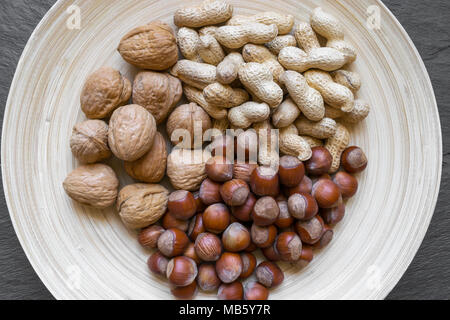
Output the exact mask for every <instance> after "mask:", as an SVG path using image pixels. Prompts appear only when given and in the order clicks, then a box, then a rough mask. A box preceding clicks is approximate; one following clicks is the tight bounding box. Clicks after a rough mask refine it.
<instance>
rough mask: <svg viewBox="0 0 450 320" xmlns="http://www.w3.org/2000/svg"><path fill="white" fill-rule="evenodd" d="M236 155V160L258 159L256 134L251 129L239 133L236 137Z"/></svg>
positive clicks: (253, 160)
mask: <svg viewBox="0 0 450 320" xmlns="http://www.w3.org/2000/svg"><path fill="white" fill-rule="evenodd" d="M236 156H237V160H238V162H245V161H251V162H253V163H255V162H256V161H257V160H258V135H257V134H256V131H255V130H253V129H249V130H247V131H244V132H242V133H240V134H239V135H238V136H237V138H236Z"/></svg>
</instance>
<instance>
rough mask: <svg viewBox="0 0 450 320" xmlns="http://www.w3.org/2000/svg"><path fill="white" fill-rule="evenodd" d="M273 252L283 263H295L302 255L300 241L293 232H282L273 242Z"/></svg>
mask: <svg viewBox="0 0 450 320" xmlns="http://www.w3.org/2000/svg"><path fill="white" fill-rule="evenodd" d="M275 250H276V251H277V252H278V254H279V255H280V257H281V260H283V261H295V260H298V259H299V258H300V255H301V253H302V241H301V240H300V237H299V236H298V235H297V234H296V233H295V232H289V231H288V232H282V233H280V234H279V235H278V237H277V239H276V240H275Z"/></svg>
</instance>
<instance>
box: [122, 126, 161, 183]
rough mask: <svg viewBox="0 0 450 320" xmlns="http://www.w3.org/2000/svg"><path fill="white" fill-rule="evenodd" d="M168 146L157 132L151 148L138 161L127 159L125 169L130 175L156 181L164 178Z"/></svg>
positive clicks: (138, 178) (146, 180) (152, 181)
mask: <svg viewBox="0 0 450 320" xmlns="http://www.w3.org/2000/svg"><path fill="white" fill-rule="evenodd" d="M166 163H167V148H166V141H165V140H164V137H163V136H162V134H161V133H159V132H156V136H155V140H154V141H153V145H152V147H151V148H150V150H149V151H148V152H147V153H146V154H145V155H144V156H143V157H142V158H139V159H138V160H136V161H131V162H127V161H125V170H126V171H127V173H128V174H129V175H130V177H132V178H134V179H136V180H140V181H144V182H148V183H156V182H159V181H161V180H162V178H163V177H164V174H165V173H166Z"/></svg>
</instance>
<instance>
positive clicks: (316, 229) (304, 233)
mask: <svg viewBox="0 0 450 320" xmlns="http://www.w3.org/2000/svg"><path fill="white" fill-rule="evenodd" d="M323 228H324V223H323V220H322V218H321V217H320V216H315V217H314V218H312V219H311V220H308V221H297V223H296V224H295V230H296V231H297V234H298V235H299V236H300V239H301V240H302V242H303V243H306V244H315V243H316V242H317V241H319V240H320V238H321V237H322V234H323Z"/></svg>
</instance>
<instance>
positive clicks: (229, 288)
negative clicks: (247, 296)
mask: <svg viewBox="0 0 450 320" xmlns="http://www.w3.org/2000/svg"><path fill="white" fill-rule="evenodd" d="M243 296H244V288H243V287H242V283H240V282H239V281H235V282H232V283H222V284H221V285H220V287H219V291H218V293H217V297H218V298H219V300H242V297H243Z"/></svg>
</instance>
